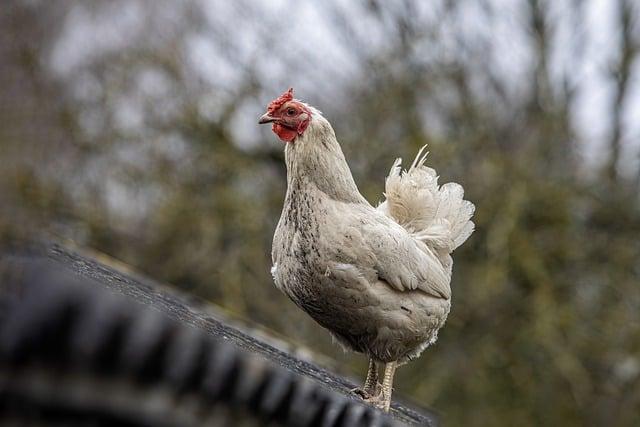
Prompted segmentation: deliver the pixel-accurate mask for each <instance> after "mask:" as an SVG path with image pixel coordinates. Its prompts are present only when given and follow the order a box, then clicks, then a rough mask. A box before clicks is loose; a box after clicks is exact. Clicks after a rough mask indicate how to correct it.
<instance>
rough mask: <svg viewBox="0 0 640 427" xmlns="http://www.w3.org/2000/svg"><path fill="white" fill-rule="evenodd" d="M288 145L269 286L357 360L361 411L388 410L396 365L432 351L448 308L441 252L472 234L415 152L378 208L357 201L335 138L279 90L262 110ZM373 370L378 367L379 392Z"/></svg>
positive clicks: (460, 209)
mask: <svg viewBox="0 0 640 427" xmlns="http://www.w3.org/2000/svg"><path fill="white" fill-rule="evenodd" d="M260 123H272V124H273V131H274V132H275V133H276V135H278V137H279V138H280V139H281V140H282V141H284V142H286V146H285V159H286V165H287V194H286V197H285V203H284V207H283V210H282V215H281V217H280V221H279V223H278V227H277V229H276V232H275V235H274V238H273V251H272V258H273V265H274V267H273V269H272V274H273V277H274V281H275V284H276V286H277V287H278V288H279V289H280V290H281V291H283V292H284V293H285V294H286V295H287V296H289V298H291V300H293V302H294V303H295V304H296V305H298V306H299V307H300V308H302V309H303V310H304V311H306V312H307V313H308V314H309V315H310V316H311V317H312V318H313V319H314V320H316V321H317V322H318V323H319V324H320V325H322V326H323V327H325V328H327V329H328V330H329V331H330V332H331V333H332V334H333V336H334V337H336V338H337V340H338V341H339V342H340V343H342V344H343V345H344V346H345V347H347V348H349V349H351V350H354V351H357V352H361V353H364V354H366V355H367V356H368V357H369V370H368V373H367V379H366V380H365V384H364V387H363V388H362V389H361V390H357V392H358V394H360V395H361V396H362V397H363V398H364V399H365V400H367V401H369V402H371V403H373V404H375V405H376V406H378V407H380V408H382V409H384V410H386V411H388V410H389V405H390V402H391V389H392V384H393V375H394V372H395V369H396V367H397V366H398V365H399V364H402V363H405V362H406V361H408V360H410V359H413V358H415V357H418V356H419V355H420V353H421V352H422V351H423V350H424V349H425V348H426V347H427V346H428V345H429V344H432V343H433V342H435V340H436V338H437V333H438V330H439V329H440V328H441V327H442V326H443V325H444V322H445V320H446V318H447V315H448V313H449V309H450V307H451V289H450V287H449V284H450V282H451V268H452V264H453V260H452V258H451V255H450V254H451V252H452V251H453V250H454V249H455V248H457V247H458V246H460V245H461V244H462V243H463V242H464V241H465V240H466V239H467V238H468V237H469V236H470V235H471V233H472V232H473V228H474V224H473V222H471V216H472V215H473V211H474V206H473V204H472V203H471V202H468V201H466V200H463V190H462V187H461V186H460V185H458V184H454V183H449V184H445V185H443V186H439V185H438V177H437V175H436V172H435V171H434V170H433V169H431V168H429V167H427V166H425V160H426V155H423V154H422V153H423V150H420V152H419V153H418V156H417V157H416V160H415V161H414V162H413V164H412V165H411V167H410V168H409V170H408V171H405V172H403V171H402V170H401V166H400V159H398V160H396V161H395V163H394V164H393V166H392V168H391V172H390V174H389V177H388V178H387V180H386V188H385V196H386V200H385V202H384V203H382V204H381V205H380V206H379V207H378V208H377V209H376V208H374V207H372V206H371V205H370V204H369V203H368V202H367V201H366V200H365V199H364V197H362V195H361V194H360V192H359V191H358V188H357V187H356V184H355V182H354V180H353V177H352V175H351V171H350V170H349V166H348V165H347V163H346V161H345V159H344V155H343V153H342V150H341V149H340V145H339V144H338V141H337V140H336V138H335V134H334V131H333V128H332V127H331V125H330V124H329V122H328V121H327V120H326V119H325V118H324V117H323V116H322V114H321V113H320V112H319V111H318V110H316V109H315V108H313V107H311V106H309V105H307V104H305V103H303V102H300V101H298V100H296V99H293V90H292V89H289V91H288V92H285V93H284V94H283V95H281V96H280V97H279V98H277V99H275V100H274V101H272V102H271V103H270V104H269V107H268V110H267V113H266V114H264V115H263V116H262V117H261V118H260ZM378 363H384V364H385V372H384V378H383V382H382V384H379V383H378V367H377V364H378Z"/></svg>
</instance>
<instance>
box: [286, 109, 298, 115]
mask: <svg viewBox="0 0 640 427" xmlns="http://www.w3.org/2000/svg"><path fill="white" fill-rule="evenodd" d="M295 114H296V109H295V108H289V109H287V116H295Z"/></svg>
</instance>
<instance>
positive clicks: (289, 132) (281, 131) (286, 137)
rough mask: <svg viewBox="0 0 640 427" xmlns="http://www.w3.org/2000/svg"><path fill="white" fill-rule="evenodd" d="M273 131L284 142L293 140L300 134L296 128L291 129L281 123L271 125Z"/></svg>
mask: <svg viewBox="0 0 640 427" xmlns="http://www.w3.org/2000/svg"><path fill="white" fill-rule="evenodd" d="M271 129H272V130H273V132H274V133H275V134H276V135H278V138H280V139H281V140H282V141H283V142H291V141H293V140H294V139H295V137H296V136H298V132H297V131H295V130H294V129H289V128H288V127H285V126H282V125H281V124H279V123H274V124H273V126H272V127H271Z"/></svg>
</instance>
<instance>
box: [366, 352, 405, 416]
mask: <svg viewBox="0 0 640 427" xmlns="http://www.w3.org/2000/svg"><path fill="white" fill-rule="evenodd" d="M397 367H398V362H389V363H387V364H385V367H384V378H383V380H382V389H381V390H380V393H379V394H378V395H376V396H371V397H369V398H366V399H365V401H367V402H369V403H371V404H372V405H374V406H375V407H376V408H379V409H382V410H383V411H385V412H389V408H390V407H391V392H392V391H393V376H394V374H395V373H396V368H397Z"/></svg>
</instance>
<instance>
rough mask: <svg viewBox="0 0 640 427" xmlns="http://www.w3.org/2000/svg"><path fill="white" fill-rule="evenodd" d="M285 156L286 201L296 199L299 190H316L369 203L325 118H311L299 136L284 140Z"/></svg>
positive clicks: (357, 201)
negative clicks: (291, 140)
mask: <svg viewBox="0 0 640 427" xmlns="http://www.w3.org/2000/svg"><path fill="white" fill-rule="evenodd" d="M285 160H286V164H287V196H286V201H288V202H289V203H291V202H295V197H296V195H298V194H300V192H301V191H300V190H302V192H308V191H314V190H317V191H320V192H322V193H324V194H325V195H326V196H328V197H329V198H331V199H334V200H337V201H341V202H346V203H368V202H367V201H366V200H365V198H364V197H362V195H361V194H360V192H359V191H358V187H357V186H356V183H355V181H354V180H353V176H352V175H351V170H350V169H349V165H348V164H347V162H346V160H345V158H344V154H343V153H342V149H341V148H340V144H338V141H337V140H336V137H335V134H334V132H333V129H332V128H331V125H330V124H329V123H328V122H327V121H326V120H325V119H324V118H322V117H319V118H317V119H315V118H314V120H313V121H312V123H311V124H310V125H309V127H308V128H307V129H306V131H305V132H304V134H303V135H302V136H301V137H299V138H297V139H296V140H295V141H294V142H293V143H289V144H287V146H286V148H285Z"/></svg>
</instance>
